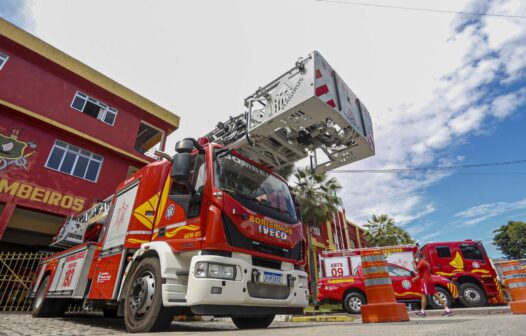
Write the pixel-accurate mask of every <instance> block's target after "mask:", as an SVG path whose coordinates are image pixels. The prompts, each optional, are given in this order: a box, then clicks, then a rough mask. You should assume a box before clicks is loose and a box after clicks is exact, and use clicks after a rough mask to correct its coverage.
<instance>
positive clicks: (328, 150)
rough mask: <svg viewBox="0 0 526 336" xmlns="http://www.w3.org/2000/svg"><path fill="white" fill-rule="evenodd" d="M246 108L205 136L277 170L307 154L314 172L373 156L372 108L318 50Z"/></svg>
mask: <svg viewBox="0 0 526 336" xmlns="http://www.w3.org/2000/svg"><path fill="white" fill-rule="evenodd" d="M245 106H246V108H247V110H246V112H245V113H244V114H241V115H239V116H237V117H231V118H230V119H229V120H228V121H226V122H221V123H219V124H218V125H217V127H216V128H215V129H214V130H213V131H212V132H210V133H208V134H207V135H206V137H207V138H208V139H209V140H210V141H211V142H216V143H220V144H223V145H226V146H228V147H230V148H233V149H236V150H237V151H239V152H240V153H242V154H243V155H246V156H248V157H250V158H251V159H253V160H255V161H257V162H260V163H261V164H264V165H266V166H268V167H269V168H273V169H279V168H282V167H286V166H290V165H292V164H294V163H295V162H297V161H299V160H301V159H304V158H306V157H307V156H308V155H309V153H311V154H312V157H313V158H314V162H313V163H314V166H315V170H316V171H327V170H330V169H334V168H337V167H340V166H343V165H346V164H349V163H351V162H355V161H358V160H361V159H364V158H367V157H369V156H372V155H374V140H373V129H372V122H371V117H370V115H369V112H368V111H367V109H366V108H365V106H364V105H363V104H362V103H361V102H360V100H359V99H358V97H356V95H355V94H354V93H353V92H352V91H351V89H350V88H349V87H348V86H347V84H345V82H343V80H342V79H341V78H340V76H338V74H337V73H336V72H335V71H334V70H333V69H332V67H331V66H330V65H329V64H328V63H327V62H326V61H325V59H324V58H323V57H322V56H321V55H320V53H318V52H317V51H314V52H312V53H311V54H309V55H308V56H307V57H306V58H304V59H299V60H298V61H297V62H296V64H295V66H294V67H293V68H292V69H291V70H289V71H287V72H286V73H284V74H283V75H281V76H280V77H278V78H277V79H275V80H273V81H272V82H270V83H269V84H267V85H266V86H264V87H261V88H259V89H258V90H257V91H256V92H255V93H254V94H252V95H251V96H249V97H248V98H246V99H245ZM318 158H320V159H321V158H325V160H324V162H322V163H319V162H317V161H318ZM320 161H321V160H320Z"/></svg>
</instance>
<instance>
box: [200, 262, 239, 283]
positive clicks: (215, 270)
mask: <svg viewBox="0 0 526 336" xmlns="http://www.w3.org/2000/svg"><path fill="white" fill-rule="evenodd" d="M195 277H196V278H215V279H225V280H234V279H235V278H236V266H234V265H224V264H214V263H207V262H198V263H197V264H196V265H195Z"/></svg>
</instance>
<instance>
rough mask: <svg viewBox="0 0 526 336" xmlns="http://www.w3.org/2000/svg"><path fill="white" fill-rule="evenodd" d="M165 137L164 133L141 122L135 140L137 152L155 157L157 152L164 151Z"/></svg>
mask: <svg viewBox="0 0 526 336" xmlns="http://www.w3.org/2000/svg"><path fill="white" fill-rule="evenodd" d="M163 137H164V132H163V131H161V130H160V129H158V128H155V127H153V126H151V125H149V124H147V123H145V122H144V121H141V124H140V125H139V131H138V132H137V137H136V138H135V150H136V151H137V152H139V153H141V154H144V155H146V156H149V157H155V156H154V152H155V150H162V148H161V147H162V141H163Z"/></svg>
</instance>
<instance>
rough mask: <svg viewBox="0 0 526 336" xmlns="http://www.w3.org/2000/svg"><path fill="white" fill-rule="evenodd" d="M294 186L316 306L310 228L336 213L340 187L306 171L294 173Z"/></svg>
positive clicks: (331, 181)
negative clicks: (305, 239) (305, 237)
mask: <svg viewBox="0 0 526 336" xmlns="http://www.w3.org/2000/svg"><path fill="white" fill-rule="evenodd" d="M294 177H295V178H296V182H297V183H296V185H295V186H294V187H293V188H292V192H293V194H294V195H295V197H296V199H297V201H298V203H299V204H300V208H301V212H302V222H303V223H304V224H306V225H307V227H308V229H307V240H308V244H309V271H310V274H311V277H310V278H311V293H312V296H313V299H312V300H313V303H314V304H316V274H315V272H314V269H315V268H314V252H313V250H312V227H313V226H319V225H320V224H322V223H325V222H326V221H327V220H328V219H330V218H331V217H332V215H333V214H334V213H335V212H337V211H338V206H339V205H340V204H341V200H340V198H339V197H338V196H337V195H336V192H337V191H338V190H340V189H341V188H342V187H341V185H340V184H339V183H338V181H337V180H336V179H335V178H334V177H332V178H328V176H327V174H326V173H314V172H312V171H311V170H308V169H305V168H304V169H298V170H296V171H295V172H294Z"/></svg>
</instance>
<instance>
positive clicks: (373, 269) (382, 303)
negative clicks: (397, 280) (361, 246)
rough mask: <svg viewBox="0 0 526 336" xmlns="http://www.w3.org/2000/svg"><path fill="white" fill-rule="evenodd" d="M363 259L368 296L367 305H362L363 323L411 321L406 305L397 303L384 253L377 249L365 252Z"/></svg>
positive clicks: (362, 255)
mask: <svg viewBox="0 0 526 336" xmlns="http://www.w3.org/2000/svg"><path fill="white" fill-rule="evenodd" d="M361 257H362V271H363V274H364V282H365V294H366V295H367V304H366V305H362V322H363V323H371V322H402V321H409V315H408V314H407V309H406V308H405V305H404V304H403V303H398V302H396V299H395V295H394V290H393V284H392V282H391V277H390V276H389V272H388V270H387V263H386V261H385V256H384V255H383V253H382V252H381V251H380V250H375V249H371V250H365V251H363V252H362V254H361Z"/></svg>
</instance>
